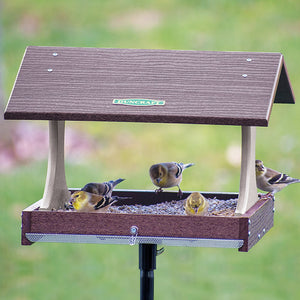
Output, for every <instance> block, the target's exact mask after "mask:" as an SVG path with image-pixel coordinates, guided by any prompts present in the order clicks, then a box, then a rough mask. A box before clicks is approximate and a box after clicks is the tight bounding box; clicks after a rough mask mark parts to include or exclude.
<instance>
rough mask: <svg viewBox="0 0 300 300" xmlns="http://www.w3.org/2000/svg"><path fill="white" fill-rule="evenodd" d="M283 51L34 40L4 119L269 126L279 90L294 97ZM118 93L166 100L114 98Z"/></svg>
mask: <svg viewBox="0 0 300 300" xmlns="http://www.w3.org/2000/svg"><path fill="white" fill-rule="evenodd" d="M53 53H57V56H53ZM248 58H251V61H247V59H248ZM282 58H283V57H282V55H281V54H280V53H259V52H216V51H179V50H138V49H98V48H68V47H28V48H27V50H26V53H25V56H24V59H23V61H22V64H21V67H20V71H19V73H18V76H17V80H16V83H15V86H14V89H13V91H12V94H11V98H10V101H9V104H8V106H7V109H6V112H5V118H6V119H43V120H84V121H122V122H159V123H170V122H171V123H198V124H228V125H248V126H267V125H268V120H269V117H270V112H271V110H270V107H271V106H272V104H273V101H274V99H275V96H276V97H277V98H278V99H275V100H276V102H285V103H293V102H294V98H293V94H292V91H291V88H290V85H289V81H288V77H287V73H286V70H285V65H284V63H283V59H282ZM50 69H51V70H52V71H51V72H49V71H48V70H50ZM281 69H283V70H284V72H281ZM243 74H247V77H243ZM280 74H283V75H282V76H280ZM281 77H282V78H281ZM279 78H281V80H280V83H279V86H280V90H279V92H278V93H277V92H276V89H277V84H278V81H279ZM115 98H116V99H127V98H138V99H154V100H164V101H166V104H165V105H164V106H151V107H132V106H124V105H113V104H112V101H113V99H115Z"/></svg>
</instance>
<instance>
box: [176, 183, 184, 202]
mask: <svg viewBox="0 0 300 300" xmlns="http://www.w3.org/2000/svg"><path fill="white" fill-rule="evenodd" d="M182 195H183V193H182V191H181V189H180V187H179V185H178V194H177V197H178V198H179V199H181V198H182Z"/></svg>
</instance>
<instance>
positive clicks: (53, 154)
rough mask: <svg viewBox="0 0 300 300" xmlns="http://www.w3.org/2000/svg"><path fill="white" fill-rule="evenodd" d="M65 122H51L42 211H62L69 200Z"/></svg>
mask: <svg viewBox="0 0 300 300" xmlns="http://www.w3.org/2000/svg"><path fill="white" fill-rule="evenodd" d="M64 137H65V121H49V158H48V171H47V179H46V184H45V190H44V195H43V199H42V203H41V207H40V209H53V208H54V209H60V208H63V207H64V203H65V202H66V201H67V200H68V198H69V191H68V187H67V184H66V177H65V161H64Z"/></svg>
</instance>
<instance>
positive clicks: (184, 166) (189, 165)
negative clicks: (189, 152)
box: [181, 163, 194, 170]
mask: <svg viewBox="0 0 300 300" xmlns="http://www.w3.org/2000/svg"><path fill="white" fill-rule="evenodd" d="M193 165H194V163H191V164H181V166H182V169H183V170H184V169H186V168H189V167H191V166H193Z"/></svg>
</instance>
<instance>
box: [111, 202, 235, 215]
mask: <svg viewBox="0 0 300 300" xmlns="http://www.w3.org/2000/svg"><path fill="white" fill-rule="evenodd" d="M207 200H208V203H209V207H208V212H207V214H206V215H207V216H234V212H235V209H236V205H237V199H229V200H220V199H217V198H212V199H207ZM184 202H185V200H173V201H170V202H162V203H158V204H152V205H140V204H136V205H120V206H118V205H113V206H111V207H110V208H109V210H108V212H110V213H119V214H153V215H186V213H185V210H184Z"/></svg>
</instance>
